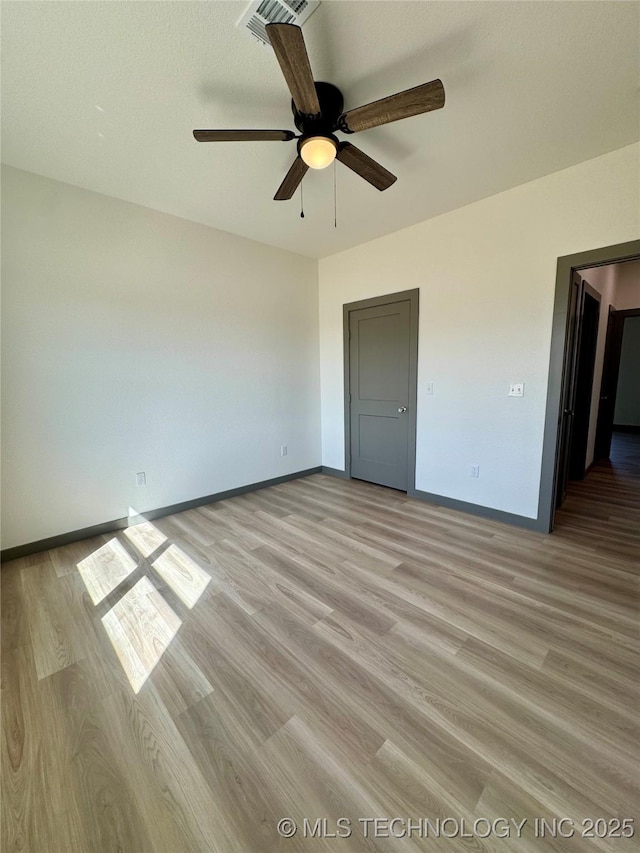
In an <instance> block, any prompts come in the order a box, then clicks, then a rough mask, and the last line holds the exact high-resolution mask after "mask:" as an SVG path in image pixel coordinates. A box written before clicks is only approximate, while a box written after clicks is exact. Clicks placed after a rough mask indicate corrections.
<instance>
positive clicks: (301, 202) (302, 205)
mask: <svg viewBox="0 0 640 853" xmlns="http://www.w3.org/2000/svg"><path fill="white" fill-rule="evenodd" d="M300 219H304V195H303V191H302V181H300Z"/></svg>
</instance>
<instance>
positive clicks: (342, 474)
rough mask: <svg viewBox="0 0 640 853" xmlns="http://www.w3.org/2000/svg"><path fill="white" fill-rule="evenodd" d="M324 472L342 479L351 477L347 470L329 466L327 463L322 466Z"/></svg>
mask: <svg viewBox="0 0 640 853" xmlns="http://www.w3.org/2000/svg"><path fill="white" fill-rule="evenodd" d="M322 473H323V474H329V476H330V477H340V479H341V480H348V479H350V478H349V475H348V474H347V472H346V471H341V470H340V468H329V467H328V466H327V465H323V466H322Z"/></svg>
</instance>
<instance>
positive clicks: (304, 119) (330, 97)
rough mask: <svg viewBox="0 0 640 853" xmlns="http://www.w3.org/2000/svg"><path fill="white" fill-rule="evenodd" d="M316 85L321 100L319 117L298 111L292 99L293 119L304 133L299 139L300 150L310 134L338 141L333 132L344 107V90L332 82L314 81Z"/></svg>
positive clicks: (336, 127)
mask: <svg viewBox="0 0 640 853" xmlns="http://www.w3.org/2000/svg"><path fill="white" fill-rule="evenodd" d="M314 85H315V87H316V92H317V94H318V101H319V102H320V115H319V116H318V117H314V116H307V115H304V114H303V113H300V112H298V110H297V109H296V106H295V104H294V103H293V101H291V111H292V112H293V121H294V124H295V126H296V127H297V128H298V130H299V131H300V133H301V134H302V137H301V139H300V140H299V141H298V150H300V142H301V141H303V140H304V139H307V138H308V137H310V136H327V137H329V138H330V139H333V140H334V141H335V142H336V143H337V142H338V140H337V139H336V138H335V137H334V135H333V132H334V131H335V130H337V129H338V119H339V118H340V116H341V115H342V111H343V108H344V98H343V97H342V92H341V91H340V89H338V87H337V86H334V85H333V84H332V83H314Z"/></svg>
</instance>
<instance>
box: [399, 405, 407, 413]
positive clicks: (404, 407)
mask: <svg viewBox="0 0 640 853" xmlns="http://www.w3.org/2000/svg"><path fill="white" fill-rule="evenodd" d="M398 411H399V412H406V411H407V407H406V406H398Z"/></svg>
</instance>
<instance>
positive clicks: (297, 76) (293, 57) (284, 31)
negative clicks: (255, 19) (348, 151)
mask: <svg viewBox="0 0 640 853" xmlns="http://www.w3.org/2000/svg"><path fill="white" fill-rule="evenodd" d="M265 29H266V31H267V35H268V36H269V41H270V42H271V47H272V48H273V50H274V53H275V55H276V58H277V60H278V62H279V63H280V68H281V69H282V73H283V75H284V79H285V80H286V82H287V86H288V87H289V91H290V92H291V97H292V98H293V103H294V104H295V105H296V109H297V110H298V112H299V113H304V115H310V116H315V115H319V114H320V102H319V101H318V94H317V92H316V87H315V84H314V82H313V74H312V72H311V65H310V63H309V56H308V55H307V49H306V47H305V45H304V38H303V37H302V30H301V29H300V27H297V26H296V25H295V24H267V26H266V27H265Z"/></svg>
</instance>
